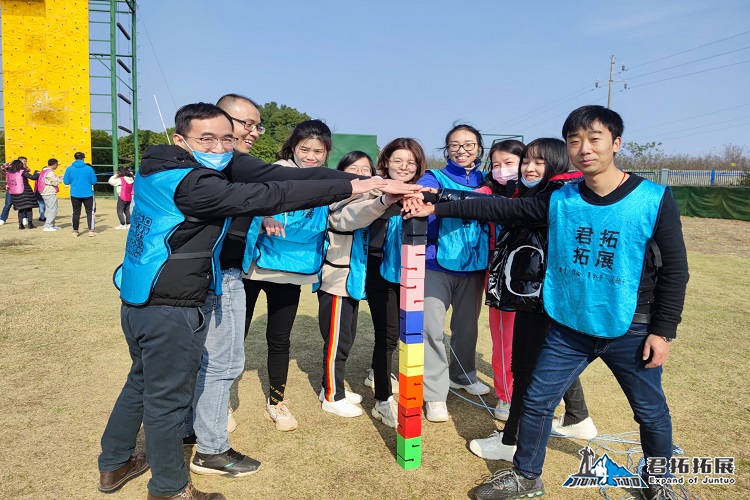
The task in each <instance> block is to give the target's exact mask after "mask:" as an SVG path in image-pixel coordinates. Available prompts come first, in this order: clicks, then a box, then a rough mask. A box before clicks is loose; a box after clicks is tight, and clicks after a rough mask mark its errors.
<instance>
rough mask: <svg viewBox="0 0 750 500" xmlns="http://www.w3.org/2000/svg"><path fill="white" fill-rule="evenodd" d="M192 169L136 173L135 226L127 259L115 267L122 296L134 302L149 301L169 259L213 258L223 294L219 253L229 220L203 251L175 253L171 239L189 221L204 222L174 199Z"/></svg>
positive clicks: (216, 281)
mask: <svg viewBox="0 0 750 500" xmlns="http://www.w3.org/2000/svg"><path fill="white" fill-rule="evenodd" d="M191 171H192V169H191V168H179V169H170V170H165V171H162V172H157V173H155V174H152V175H148V176H140V175H139V176H136V178H135V182H134V185H133V188H134V190H135V192H137V193H138V203H136V204H135V205H134V208H133V216H132V217H131V227H130V230H129V231H128V239H127V243H126V244H125V258H124V260H123V263H122V265H120V266H119V267H118V268H117V269H116V270H115V275H114V278H113V279H114V283H115V286H116V287H117V288H118V289H119V290H120V298H121V299H122V300H123V301H124V302H126V303H128V304H132V305H136V306H138V305H143V304H145V303H147V302H148V300H149V297H150V296H151V290H153V288H154V285H155V284H156V281H157V280H158V279H159V274H160V273H161V270H162V269H163V268H164V265H165V264H166V263H167V261H168V260H176V259H206V258H209V257H210V258H211V259H212V261H211V263H212V282H211V284H210V286H209V289H210V290H214V291H215V293H216V294H217V295H221V266H220V265H219V253H220V252H221V243H222V242H223V240H224V235H225V234H226V232H227V229H228V228H229V222H230V221H229V219H227V220H226V221H225V222H224V227H223V229H222V233H221V235H220V236H219V237H218V238H217V239H216V241H209V242H207V243H208V244H209V245H210V246H207V248H205V249H204V250H202V251H194V252H187V253H186V252H183V253H179V252H178V253H172V249H171V248H170V246H169V238H170V237H171V236H172V234H173V233H174V232H175V230H177V228H178V227H179V225H180V224H182V223H183V222H185V221H186V220H193V221H194V222H201V221H199V220H198V219H192V218H190V217H187V216H185V215H184V214H183V213H182V212H181V211H180V210H179V209H178V208H177V205H176V204H175V202H174V196H175V192H176V190H177V186H179V184H180V182H182V180H183V179H184V178H185V176H187V175H188V174H189V173H190V172H191Z"/></svg>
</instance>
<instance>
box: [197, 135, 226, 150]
mask: <svg viewBox="0 0 750 500" xmlns="http://www.w3.org/2000/svg"><path fill="white" fill-rule="evenodd" d="M185 138H186V139H192V140H194V141H195V142H197V143H199V144H200V145H201V146H203V147H204V148H206V149H213V148H215V147H216V146H217V145H218V144H219V143H221V146H222V147H223V148H224V149H232V148H234V145H235V144H237V138H235V137H223V138H221V139H219V138H218V137H187V136H185Z"/></svg>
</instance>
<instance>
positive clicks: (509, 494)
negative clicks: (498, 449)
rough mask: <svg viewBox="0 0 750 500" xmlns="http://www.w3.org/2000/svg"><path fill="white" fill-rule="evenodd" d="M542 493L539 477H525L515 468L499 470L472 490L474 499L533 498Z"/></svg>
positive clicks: (542, 485)
mask: <svg viewBox="0 0 750 500" xmlns="http://www.w3.org/2000/svg"><path fill="white" fill-rule="evenodd" d="M542 495H544V484H542V480H541V478H536V479H526V478H525V477H523V476H522V475H520V474H518V473H517V472H516V470H515V469H507V470H499V471H497V472H495V473H494V474H493V475H492V477H491V478H490V480H489V481H487V482H486V483H484V484H481V485H479V487H478V488H477V489H476V490H474V500H504V499H510V498H533V497H539V496H542Z"/></svg>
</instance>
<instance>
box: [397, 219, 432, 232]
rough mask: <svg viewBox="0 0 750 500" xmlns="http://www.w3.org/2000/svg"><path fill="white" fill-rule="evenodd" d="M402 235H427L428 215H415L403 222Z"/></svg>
mask: <svg viewBox="0 0 750 500" xmlns="http://www.w3.org/2000/svg"><path fill="white" fill-rule="evenodd" d="M401 234H402V235H423V234H424V235H426V234H427V217H414V218H413V219H407V220H405V221H403V222H402V223H401Z"/></svg>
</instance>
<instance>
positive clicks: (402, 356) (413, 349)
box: [398, 340, 424, 366]
mask: <svg viewBox="0 0 750 500" xmlns="http://www.w3.org/2000/svg"><path fill="white" fill-rule="evenodd" d="M398 360H399V363H400V364H403V365H404V366H422V365H424V344H406V343H404V342H402V341H400V340H399V341H398Z"/></svg>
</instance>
